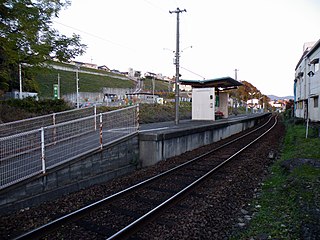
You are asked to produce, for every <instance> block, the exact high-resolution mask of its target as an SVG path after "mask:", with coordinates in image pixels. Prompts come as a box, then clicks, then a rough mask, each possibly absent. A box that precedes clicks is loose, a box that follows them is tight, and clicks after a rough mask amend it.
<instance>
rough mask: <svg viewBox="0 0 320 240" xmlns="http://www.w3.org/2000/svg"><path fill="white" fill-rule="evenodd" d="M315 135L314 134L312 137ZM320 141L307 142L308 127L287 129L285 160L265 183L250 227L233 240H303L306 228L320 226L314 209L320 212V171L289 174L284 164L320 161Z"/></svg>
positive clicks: (305, 169)
mask: <svg viewBox="0 0 320 240" xmlns="http://www.w3.org/2000/svg"><path fill="white" fill-rule="evenodd" d="M312 134H314V133H312V132H311V135H312ZM319 149H320V139H319V138H308V139H306V138H305V126H303V125H287V132H286V136H285V140H284V146H283V152H282V155H281V158H280V159H279V160H278V161H277V162H276V163H275V164H274V165H273V166H272V168H271V172H272V174H271V176H270V177H269V178H268V179H267V180H266V181H265V182H264V183H263V187H262V192H261V197H260V198H258V199H257V200H256V201H254V202H253V203H252V207H253V209H252V210H253V211H254V212H255V214H254V217H253V219H252V220H251V222H250V225H249V227H248V228H247V229H246V230H244V231H242V232H240V233H238V234H237V235H236V236H233V237H232V238H231V239H259V237H261V236H264V237H267V239H301V238H302V237H303V236H302V233H303V231H302V229H303V226H304V225H303V224H310V225H312V224H315V223H316V224H317V222H318V221H319V220H317V217H315V216H313V214H312V212H313V211H312V209H315V208H316V207H318V208H319V205H320V200H319V194H320V169H319V168H315V167H312V166H310V165H302V166H301V167H297V168H295V169H294V170H293V171H292V172H289V171H285V170H284V169H283V168H282V167H281V162H283V161H284V160H287V159H293V158H315V159H320V150H319Z"/></svg>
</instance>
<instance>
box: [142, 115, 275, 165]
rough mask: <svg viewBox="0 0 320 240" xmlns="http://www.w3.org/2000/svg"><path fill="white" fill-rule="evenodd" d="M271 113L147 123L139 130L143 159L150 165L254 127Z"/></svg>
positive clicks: (143, 163)
mask: <svg viewBox="0 0 320 240" xmlns="http://www.w3.org/2000/svg"><path fill="white" fill-rule="evenodd" d="M268 116H270V113H263V114H250V115H238V116H233V117H230V118H227V119H220V120H216V121H203V120H182V121H180V123H179V124H178V125H175V124H174V122H173V121H171V122H161V123H152V124H143V125H141V126H140V132H139V159H140V162H141V163H142V166H150V165H153V164H155V163H157V162H159V161H162V160H165V159H167V158H169V157H173V156H177V155H180V154H182V153H184V152H187V151H191V150H193V149H196V148H199V147H201V146H204V145H207V144H211V143H213V142H216V141H219V140H221V139H224V138H227V137H229V136H231V135H233V134H236V133H239V132H241V131H244V130H246V129H248V128H251V127H253V126H255V125H256V124H258V123H259V122H260V121H262V120H263V119H264V118H266V117H268Z"/></svg>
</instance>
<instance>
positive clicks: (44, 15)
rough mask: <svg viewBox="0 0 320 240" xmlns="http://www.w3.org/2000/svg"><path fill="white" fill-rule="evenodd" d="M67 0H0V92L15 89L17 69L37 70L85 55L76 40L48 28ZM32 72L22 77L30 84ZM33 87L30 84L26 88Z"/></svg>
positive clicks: (73, 37) (66, 5)
mask: <svg viewBox="0 0 320 240" xmlns="http://www.w3.org/2000/svg"><path fill="white" fill-rule="evenodd" d="M69 5H70V1H69V0H2V3H1V5H0V90H2V91H8V90H11V89H13V88H17V84H18V79H17V76H18V74H17V73H18V66H19V64H21V63H23V64H25V65H27V66H39V65H41V63H43V62H45V61H47V60H50V59H53V58H55V59H58V60H60V61H68V60H70V59H72V58H74V57H76V56H79V55H82V54H83V53H84V52H85V49H86V45H84V44H82V43H80V36H78V35H76V34H73V36H72V37H67V36H65V35H60V33H59V32H58V31H57V30H55V29H53V28H52V19H53V18H54V17H58V14H59V11H60V10H61V9H62V8H65V7H68V6H69ZM31 72H32V71H29V72H27V71H26V72H25V73H24V74H25V77H26V78H27V79H28V80H29V81H32V80H33V76H32V74H30V73H31ZM29 85H30V86H33V85H34V84H33V83H32V84H29Z"/></svg>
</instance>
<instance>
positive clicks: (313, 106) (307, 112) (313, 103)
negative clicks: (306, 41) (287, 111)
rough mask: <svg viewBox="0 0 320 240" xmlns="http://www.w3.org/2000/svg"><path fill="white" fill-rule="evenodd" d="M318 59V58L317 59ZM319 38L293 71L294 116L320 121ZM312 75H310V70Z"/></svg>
mask: <svg viewBox="0 0 320 240" xmlns="http://www.w3.org/2000/svg"><path fill="white" fill-rule="evenodd" d="M317 59H318V60H317ZM319 59H320V40H319V41H318V42H317V43H316V44H315V45H314V47H313V48H311V49H309V52H308V53H307V54H305V56H304V57H303V59H302V60H301V61H300V63H299V65H298V66H297V68H296V72H295V81H296V83H295V116H296V117H298V118H304V119H307V118H309V119H310V120H311V121H314V122H317V121H320V110H319V95H320V67H319V66H320V64H319ZM311 71H312V73H313V74H314V75H310V72H311Z"/></svg>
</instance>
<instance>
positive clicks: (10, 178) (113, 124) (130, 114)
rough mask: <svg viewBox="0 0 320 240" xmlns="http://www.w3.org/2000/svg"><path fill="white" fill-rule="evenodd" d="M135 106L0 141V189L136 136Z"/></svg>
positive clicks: (0, 138) (15, 135) (46, 127)
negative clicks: (115, 142)
mask: <svg viewBox="0 0 320 240" xmlns="http://www.w3.org/2000/svg"><path fill="white" fill-rule="evenodd" d="M138 112H139V108H138V106H133V107H128V108H124V109H119V110H115V111H112V112H105V113H100V114H98V115H97V114H94V115H92V116H87V117H83V118H80V119H75V120H71V121H68V122H62V123H58V124H55V125H50V126H45V127H40V128H38V129H35V130H31V131H28V132H23V133H17V134H14V135H11V136H5V137H0V189H3V188H5V187H8V186H10V185H12V184H14V183H17V182H19V181H22V180H24V179H27V178H29V177H31V176H34V175H37V174H39V173H45V172H46V171H47V170H48V169H50V168H53V167H55V166H57V165H60V164H62V163H65V162H67V161H70V160H72V159H75V158H77V157H79V156H81V155H84V154H86V153H89V152H91V151H94V150H97V149H102V148H103V147H104V146H105V145H108V144H110V143H112V142H114V141H117V140H119V139H121V138H125V137H128V136H130V135H133V134H135V133H137V131H138V128H139V125H138Z"/></svg>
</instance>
